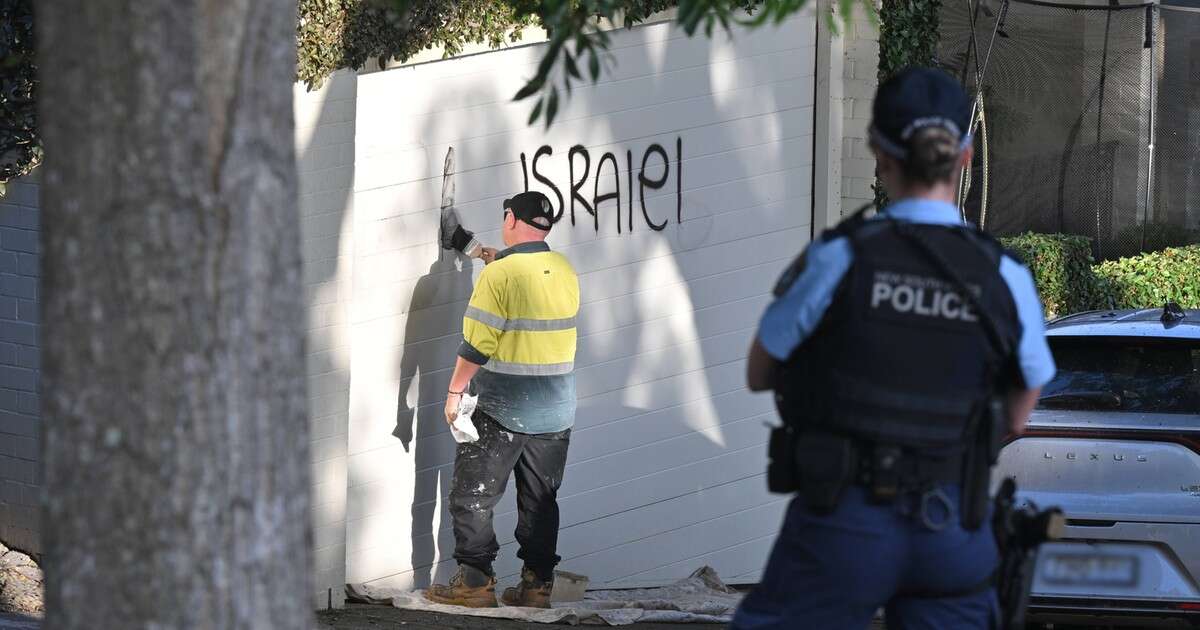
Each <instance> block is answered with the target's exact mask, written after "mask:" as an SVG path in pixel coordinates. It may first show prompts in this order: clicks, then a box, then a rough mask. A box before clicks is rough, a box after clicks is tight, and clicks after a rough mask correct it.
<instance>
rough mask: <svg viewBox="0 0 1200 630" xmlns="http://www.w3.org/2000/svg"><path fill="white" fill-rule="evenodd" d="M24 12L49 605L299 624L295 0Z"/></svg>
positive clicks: (90, 617)
mask: <svg viewBox="0 0 1200 630" xmlns="http://www.w3.org/2000/svg"><path fill="white" fill-rule="evenodd" d="M36 19H37V22H38V29H39V30H38V37H39V43H38V45H39V53H40V57H39V61H40V71H41V79H42V84H41V88H42V92H41V96H40V100H41V104H42V110H41V123H42V125H43V128H44V134H45V135H44V138H45V150H46V160H45V165H44V166H43V169H44V171H45V173H44V176H45V180H44V186H43V191H44V195H43V206H42V225H43V228H42V233H43V249H44V263H43V265H44V278H43V285H42V290H43V292H44V293H43V300H44V307H43V308H44V310H43V313H44V315H43V321H44V325H43V327H42V348H43V353H44V362H43V369H42V378H43V382H42V386H43V387H42V391H43V394H42V414H43V418H44V419H45V444H44V455H45V460H44V461H45V462H46V496H47V499H46V512H45V521H44V526H45V550H46V552H45V560H46V576H47V582H46V609H47V615H46V622H45V626H46V628H48V629H57V628H81V629H83V628H87V629H89V630H90V629H95V628H113V629H116V628H151V627H152V628H285V629H288V630H292V629H296V628H299V629H303V628H308V627H311V623H312V611H311V609H310V608H309V601H310V600H309V596H310V592H311V589H310V588H309V580H310V577H309V576H310V567H311V551H310V550H311V544H310V543H311V537H312V534H311V528H310V524H309V518H310V515H309V482H308V475H309V472H308V466H309V462H308V430H307V427H308V424H307V422H308V421H307V415H308V414H307V407H306V405H307V402H306V395H305V380H304V374H305V367H304V366H305V361H304V347H303V345H304V342H303V326H302V325H303V319H304V311H303V308H304V300H303V295H304V291H303V286H302V284H301V267H300V266H301V260H300V241H299V221H298V214H297V211H296V207H297V191H296V167H295V149H294V145H293V142H294V140H293V120H292V96H291V95H292V92H291V85H292V81H293V78H294V76H295V69H296V59H295V55H296V53H295V29H296V3H295V1H294V0H109V1H106V2H96V1H95V0H55V1H50V2H39V3H38V6H37V16H36Z"/></svg>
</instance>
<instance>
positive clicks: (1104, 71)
mask: <svg viewBox="0 0 1200 630" xmlns="http://www.w3.org/2000/svg"><path fill="white" fill-rule="evenodd" d="M1110 3H1112V1H1111V0H1110ZM1112 14H1113V12H1112V10H1111V9H1110V10H1108V11H1106V12H1105V18H1104V49H1103V51H1102V52H1101V55H1100V103H1099V105H1098V106H1097V108H1096V149H1095V153H1094V155H1097V156H1098V155H1100V148H1101V147H1100V128H1101V126H1100V125H1101V122H1102V121H1103V119H1104V83H1105V80H1106V79H1107V78H1108V38H1109V31H1110V30H1111V28H1112ZM1097 162H1099V161H1098V160H1097ZM1097 165H1098V164H1097ZM1093 172H1095V169H1093ZM1111 202H1112V198H1111V195H1110V196H1109V203H1110V204H1111ZM1100 204H1101V201H1100V200H1099V198H1097V201H1096V258H1101V257H1102V256H1103V250H1102V249H1101V245H1100Z"/></svg>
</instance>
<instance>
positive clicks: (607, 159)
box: [592, 153, 621, 234]
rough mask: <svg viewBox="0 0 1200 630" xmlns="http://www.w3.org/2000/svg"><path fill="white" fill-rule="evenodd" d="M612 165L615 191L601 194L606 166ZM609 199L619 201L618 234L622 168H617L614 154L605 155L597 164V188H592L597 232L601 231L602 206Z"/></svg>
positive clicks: (618, 211) (619, 210)
mask: <svg viewBox="0 0 1200 630" xmlns="http://www.w3.org/2000/svg"><path fill="white" fill-rule="evenodd" d="M606 163H612V174H613V184H614V187H613V190H612V192H607V193H604V194H603V195H601V194H600V180H601V176H602V175H603V173H604V165H605V164H606ZM609 199H616V200H617V213H616V217H617V234H620V233H621V167H620V166H617V156H615V155H613V154H612V153H605V154H604V155H603V156H601V157H600V161H599V162H597V163H596V186H595V187H594V188H592V206H593V207H595V209H596V231H599V230H600V204H602V203H604V202H605V201H608V200H609Z"/></svg>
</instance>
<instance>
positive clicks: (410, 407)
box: [346, 15, 841, 588]
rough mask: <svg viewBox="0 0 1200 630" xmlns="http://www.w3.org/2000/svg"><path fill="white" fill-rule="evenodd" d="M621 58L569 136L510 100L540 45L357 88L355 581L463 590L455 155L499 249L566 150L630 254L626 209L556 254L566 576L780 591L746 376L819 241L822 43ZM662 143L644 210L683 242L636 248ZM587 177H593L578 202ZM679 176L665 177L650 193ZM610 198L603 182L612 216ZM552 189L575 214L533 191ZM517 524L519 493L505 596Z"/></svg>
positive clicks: (508, 501)
mask: <svg viewBox="0 0 1200 630" xmlns="http://www.w3.org/2000/svg"><path fill="white" fill-rule="evenodd" d="M613 37H614V41H613V55H614V57H615V59H616V61H617V63H616V65H615V67H613V68H612V69H611V71H610V72H608V73H606V74H605V76H604V77H603V78H602V80H601V82H600V84H599V85H597V86H594V87H593V86H590V85H585V86H582V87H579V88H576V90H575V93H574V95H573V96H572V97H571V98H570V100H569V101H567V102H566V104H565V105H564V108H563V109H562V111H560V113H559V117H558V120H557V121H556V123H555V125H554V126H553V127H552V128H551V129H550V131H549V132H546V131H545V130H544V129H543V128H541V127H534V128H530V127H528V126H527V125H526V118H527V116H528V112H529V106H530V104H529V103H519V104H513V103H511V102H510V98H511V95H512V94H513V93H514V92H516V91H517V89H518V88H519V87H521V85H522V84H523V79H524V78H525V77H528V76H530V75H531V74H532V73H533V71H534V67H535V66H536V64H537V62H538V60H539V59H540V56H541V51H542V48H541V47H540V46H529V47H520V48H514V49H509V50H505V51H500V52H495V53H488V54H482V55H475V56H468V57H463V58H458V59H453V60H448V61H442V62H436V63H428V64H421V65H417V66H412V67H406V68H401V69H396V70H390V71H387V72H380V73H374V74H369V75H363V76H360V77H359V80H358V110H357V120H356V129H357V134H356V136H355V146H354V151H355V155H356V159H355V166H354V168H355V172H354V197H353V204H352V205H353V219H352V221H353V233H354V254H353V256H354V261H353V265H352V267H353V272H352V273H353V293H352V305H351V309H350V322H351V323H350V328H351V331H352V334H351V336H352V346H351V349H352V352H351V374H352V378H351V387H350V413H349V416H350V417H349V420H350V428H349V435H348V467H349V472H348V484H349V494H348V497H347V502H346V580H347V581H349V582H371V583H373V584H376V585H386V586H396V587H404V588H407V587H414V586H417V587H419V586H424V585H425V584H427V583H428V582H429V581H430V580H431V579H434V578H443V579H444V578H445V577H447V576H448V575H449V573H450V572H451V571H452V569H453V562H452V560H451V554H452V551H453V546H454V541H453V535H452V533H451V530H450V519H449V516H448V514H447V513H446V510H445V507H444V505H445V498H446V495H447V494H448V492H449V481H450V474H451V463H452V461H453V453H454V445H453V441H452V439H451V438H450V436H449V434H448V433H447V432H446V426H445V423H444V421H443V420H442V419H441V407H442V404H443V400H444V392H445V390H446V384H447V381H448V379H449V375H450V368H451V366H452V365H453V361H454V352H455V349H456V348H457V346H458V344H459V342H460V340H461V335H460V331H461V316H462V312H463V310H464V308H465V306H466V300H467V298H468V297H469V295H470V291H471V287H472V282H473V278H474V277H475V276H477V274H478V271H479V267H478V266H475V267H472V266H471V264H470V263H469V262H468V263H467V264H466V265H465V266H463V267H462V268H461V270H460V269H459V267H458V264H457V263H456V261H454V260H451V259H446V258H445V257H442V259H439V250H438V248H437V246H436V236H437V225H438V217H439V209H438V206H439V199H440V192H441V187H442V181H443V173H442V167H443V160H444V157H445V155H446V152H447V150H448V149H449V148H450V147H453V148H454V150H455V152H456V155H457V168H456V174H455V176H454V177H455V181H456V186H457V207H458V209H459V211H460V212H461V213H462V215H463V217H464V222H465V223H466V225H467V227H468V228H470V229H473V230H476V231H477V233H478V235H479V236H480V237H482V239H483V240H484V241H485V242H488V243H492V244H497V245H498V244H499V243H498V241H499V235H498V233H497V231H496V228H497V225H498V223H499V219H500V214H501V208H500V202H501V200H502V199H503V198H504V197H506V196H509V195H511V194H512V193H514V192H517V191H519V190H521V189H522V187H523V183H524V175H523V169H522V162H521V155H522V154H524V155H525V158H526V164H527V165H528V166H529V167H530V168H531V167H532V163H533V158H534V155H535V153H536V152H537V151H538V149H539V147H542V146H543V145H545V146H549V147H551V149H552V150H553V154H552V155H551V156H549V157H545V158H543V159H541V160H540V161H539V163H538V170H539V172H540V173H542V174H545V175H546V176H548V177H549V178H550V179H551V180H552V181H553V182H554V183H555V184H556V185H557V186H558V187H559V188H560V190H562V191H564V193H565V194H566V196H568V197H569V192H567V190H568V188H569V184H568V183H567V182H568V179H569V169H568V165H567V155H568V150H569V149H570V148H571V147H572V146H573V145H576V144H579V145H582V146H584V147H586V149H587V151H588V153H589V155H590V158H591V166H590V172H589V176H588V178H587V182H586V185H585V186H584V187H583V188H582V189H581V191H580V192H581V194H586V197H587V198H588V200H589V202H590V201H591V199H592V196H593V192H594V190H595V189H594V186H595V179H596V178H595V174H596V168H597V163H598V162H599V159H600V157H601V155H602V154H603V153H605V152H607V151H612V152H613V153H614V155H615V157H616V158H617V165H618V170H619V171H620V173H619V176H618V177H619V182H620V194H621V196H620V201H619V203H620V208H621V221H622V222H621V228H620V233H618V228H617V215H616V213H615V212H614V208H615V204H614V202H612V201H609V202H607V203H604V204H602V208H601V210H600V218H599V222H600V225H599V229H597V228H596V227H595V224H594V223H593V220H592V217H591V215H588V214H586V213H584V212H583V210H582V209H581V208H580V207H579V206H578V205H577V208H576V223H575V224H574V225H572V224H571V221H570V219H569V217H570V209H569V205H568V209H567V211H566V218H564V220H563V222H562V223H560V224H559V225H558V226H557V227H556V228H555V231H554V232H553V233H552V235H551V238H550V243H551V245H552V247H554V248H555V249H557V250H559V251H562V252H564V253H565V254H566V255H567V256H568V257H569V258H570V259H571V261H572V262H573V264H574V265H575V266H576V268H577V270H578V272H579V274H580V280H581V285H582V292H583V306H582V312H581V317H580V328H579V333H580V350H579V357H578V363H577V365H578V382H579V399H580V400H579V403H580V405H579V414H578V417H577V424H576V429H575V433H574V435H573V439H572V445H571V456H570V459H569V464H568V470H567V473H566V477H565V481H564V484H563V487H562V492H561V495H560V499H561V505H562V509H563V522H562V530H561V538H560V541H561V544H560V554H561V555H563V556H564V558H565V560H564V563H563V568H565V569H568V570H574V571H578V572H582V573H585V574H587V575H589V576H590V577H591V579H592V583H593V584H594V585H602V584H623V585H627V584H635V583H648V582H662V581H669V580H673V579H675V578H678V577H681V576H683V575H686V574H687V573H688V572H690V571H691V570H692V569H694V568H696V567H698V566H700V565H703V564H711V565H712V566H714V567H716V568H717V569H718V571H720V572H721V574H722V575H723V576H725V577H726V578H728V579H731V580H742V581H745V580H751V581H752V580H754V579H756V578H757V574H758V572H759V571H760V569H761V566H762V564H763V561H764V558H765V554H766V552H767V550H768V548H769V546H770V543H771V541H772V540H773V537H774V534H775V532H776V531H777V529H778V525H779V518H780V514H781V509H782V505H783V503H782V502H783V498H781V497H778V496H773V495H769V494H768V493H767V492H766V488H765V482H764V480H763V478H762V473H763V468H764V456H765V440H766V437H767V431H766V429H765V428H764V427H763V423H764V422H765V421H767V420H770V419H772V418H773V415H774V411H773V407H772V403H771V400H770V397H768V396H756V395H750V394H749V393H748V392H746V390H745V388H744V386H743V382H744V381H743V376H742V375H743V371H744V364H743V359H744V356H745V351H746V348H747V347H748V345H749V340H750V338H751V335H752V332H753V329H754V327H755V325H756V323H757V319H758V317H759V315H760V314H761V311H762V309H763V307H764V306H765V305H766V303H767V301H768V296H769V292H770V288H771V285H772V284H773V282H774V280H775V278H776V276H777V275H778V272H779V271H780V269H781V268H782V267H783V266H784V265H786V263H787V262H788V261H789V260H790V259H791V258H792V257H794V256H795V255H796V253H797V252H798V251H799V250H800V249H801V248H802V247H803V245H804V244H805V243H806V242H807V241H808V240H809V235H810V231H811V219H812V198H811V195H812V172H813V159H812V152H813V120H814V111H813V104H814V96H813V95H814V68H815V60H814V56H813V55H814V49H815V29H814V20H813V18H812V17H811V15H809V16H804V17H797V18H794V19H792V20H789V21H788V22H787V23H785V25H784V26H783V27H782V28H780V29H778V30H770V29H764V30H761V31H758V32H756V33H754V34H753V35H751V36H741V37H738V38H737V39H736V41H732V42H731V41H728V40H727V39H725V38H722V37H718V38H716V40H715V41H714V42H709V41H708V40H706V39H704V38H697V39H694V40H693V39H687V38H685V37H684V36H683V35H682V34H681V33H680V32H678V31H677V30H675V29H673V28H671V27H670V26H669V25H668V24H655V25H648V26H642V27H637V28H634V29H632V30H621V31H616V32H614V33H613ZM840 141H841V140H840V138H839V139H838V140H837V142H839V143H840ZM652 143H658V144H659V145H661V146H662V147H663V148H664V149H665V151H666V153H667V154H668V155H669V162H670V171H669V173H668V176H667V177H668V179H667V184H666V186H665V187H664V188H663V189H662V190H657V191H655V190H650V189H647V190H646V192H645V200H646V208H647V212H648V213H649V214H650V215H651V220H652V221H654V222H661V221H666V222H667V225H666V227H665V229H663V230H662V231H654V230H651V229H650V228H649V227H648V226H647V221H646V219H645V218H643V216H642V211H641V207H640V202H639V203H637V204H635V206H634V210H633V218H632V221H633V229H632V231H631V230H630V229H629V220H630V215H629V209H630V207H629V203H628V202H629V181H630V176H631V174H630V172H629V170H628V165H627V158H628V154H627V152H630V153H631V154H632V161H633V174H632V175H633V177H636V176H637V174H638V172H639V171H640V170H641V162H642V157H643V156H644V155H645V153H646V151H647V148H648V147H649V146H650V145H651V144H652ZM680 153H681V155H680ZM680 159H681V160H682V179H681V180H679V183H680V185H681V187H682V205H681V208H680V207H677V203H678V202H677V197H676V175H677V169H678V168H679V161H680ZM582 165H583V159H582V157H577V158H576V169H577V170H576V179H577V180H578V179H579V171H580V170H582ZM662 172H663V166H662V165H661V160H660V159H659V158H657V157H653V156H652V157H651V158H650V159H649V162H648V165H647V173H646V176H647V177H649V178H657V177H660V176H661V175H662ZM612 177H613V169H612V168H611V167H610V166H608V165H606V167H605V169H604V179H603V180H602V183H601V187H600V193H601V194H603V193H604V192H606V191H608V190H609V189H610V187H611V184H609V183H608V182H610V181H611V178H612ZM530 183H531V186H532V187H534V188H536V189H540V190H543V191H544V192H547V194H549V195H550V197H551V199H552V200H555V201H557V200H556V198H555V195H554V194H553V193H552V192H551V191H550V190H549V189H548V188H546V187H545V186H544V185H541V184H540V183H539V182H538V181H537V180H536V179H535V178H534V177H533V176H532V173H531V174H530ZM634 198H635V200H640V194H639V190H638V186H637V185H636V184H635V185H634ZM677 212H680V213H681V216H682V222H680V221H678V220H677ZM513 510H514V501H513V496H512V494H511V492H510V493H509V494H508V495H507V496H506V498H505V500H504V501H503V502H502V503H501V504H500V506H499V507H498V509H497V512H496V530H497V534H498V536H499V539H500V542H501V544H502V545H503V548H502V550H501V557H500V560H499V562H498V564H497V569H498V571H499V572H500V574H501V575H502V576H511V575H513V574H514V573H515V572H516V571H517V570H518V569H519V564H518V562H519V561H518V560H516V558H515V557H514V553H515V547H514V543H513V536H512V530H513V528H514V526H515V514H514V511H513Z"/></svg>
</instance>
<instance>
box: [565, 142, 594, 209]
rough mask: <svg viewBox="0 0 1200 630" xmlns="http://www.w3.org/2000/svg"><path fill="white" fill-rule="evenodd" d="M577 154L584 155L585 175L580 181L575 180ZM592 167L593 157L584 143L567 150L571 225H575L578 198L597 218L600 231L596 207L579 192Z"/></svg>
mask: <svg viewBox="0 0 1200 630" xmlns="http://www.w3.org/2000/svg"><path fill="white" fill-rule="evenodd" d="M576 155H583V175H582V176H580V178H579V181H578V182H576V181H575V156H576ZM591 169H592V158H591V156H589V155H588V150H587V147H585V146H583V145H582V144H577V145H575V146H573V147H571V150H570V151H567V173H568V175H567V178H568V179H570V180H571V225H575V201H576V200H578V201H579V204H580V205H582V206H583V207H584V209H585V210H587V211H588V214H590V215H592V218H593V219H595V220H596V230H597V231H599V230H600V217H599V215H597V214H596V210H595V208H593V207H592V205H591V204H589V203H588V200H587V199H585V198H584V197H583V195H580V194H579V189H580V188H583V185H584V184H585V183H587V177H588V171H590V170H591Z"/></svg>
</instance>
